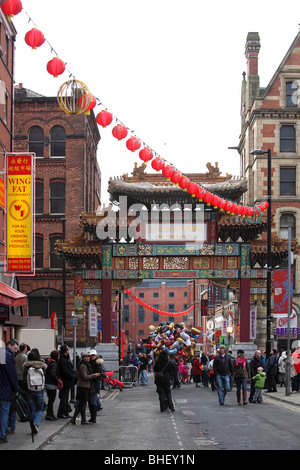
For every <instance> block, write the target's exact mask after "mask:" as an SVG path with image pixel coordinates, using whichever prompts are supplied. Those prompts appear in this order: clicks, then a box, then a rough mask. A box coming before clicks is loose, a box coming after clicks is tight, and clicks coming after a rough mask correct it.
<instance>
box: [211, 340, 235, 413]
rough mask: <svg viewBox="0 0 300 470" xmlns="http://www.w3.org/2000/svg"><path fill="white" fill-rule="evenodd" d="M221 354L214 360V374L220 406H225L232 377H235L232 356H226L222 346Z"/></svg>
mask: <svg viewBox="0 0 300 470" xmlns="http://www.w3.org/2000/svg"><path fill="white" fill-rule="evenodd" d="M219 350H220V353H219V354H218V355H217V356H216V357H215V359H214V366H213V367H214V373H215V377H216V384H217V390H218V397H219V403H220V405H224V402H225V396H226V393H227V392H229V391H230V389H231V386H230V377H231V376H232V375H233V366H232V360H231V356H230V355H229V354H226V348H225V346H223V345H222V346H220V348H219Z"/></svg>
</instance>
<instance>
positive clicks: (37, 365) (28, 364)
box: [23, 361, 48, 370]
mask: <svg viewBox="0 0 300 470" xmlns="http://www.w3.org/2000/svg"><path fill="white" fill-rule="evenodd" d="M23 367H24V368H25V367H34V368H35V369H40V368H41V369H44V370H46V369H47V367H48V366H47V364H45V362H42V361H27V362H24V364H23Z"/></svg>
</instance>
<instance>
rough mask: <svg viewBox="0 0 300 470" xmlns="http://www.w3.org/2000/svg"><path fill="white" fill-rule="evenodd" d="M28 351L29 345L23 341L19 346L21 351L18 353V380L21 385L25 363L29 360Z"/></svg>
mask: <svg viewBox="0 0 300 470" xmlns="http://www.w3.org/2000/svg"><path fill="white" fill-rule="evenodd" d="M27 353H28V345H27V344H25V343H21V344H20V346H19V352H18V354H17V355H16V371H17V375H18V382H19V386H22V385H23V376H24V369H23V364H24V362H27V360H28V358H27V355H28V354H27Z"/></svg>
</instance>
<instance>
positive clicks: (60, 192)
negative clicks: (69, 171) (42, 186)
mask: <svg viewBox="0 0 300 470" xmlns="http://www.w3.org/2000/svg"><path fill="white" fill-rule="evenodd" d="M65 208H66V198H65V183H59V182H57V183H50V214H64V213H65Z"/></svg>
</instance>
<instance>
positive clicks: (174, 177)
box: [170, 170, 182, 184]
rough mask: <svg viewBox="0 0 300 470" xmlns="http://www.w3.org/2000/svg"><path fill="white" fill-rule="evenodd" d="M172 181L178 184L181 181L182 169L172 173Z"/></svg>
mask: <svg viewBox="0 0 300 470" xmlns="http://www.w3.org/2000/svg"><path fill="white" fill-rule="evenodd" d="M170 179H171V181H172V183H175V184H178V183H179V182H180V180H181V179H182V173H181V171H178V170H175V171H174V172H173V173H172V174H171V178H170Z"/></svg>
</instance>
